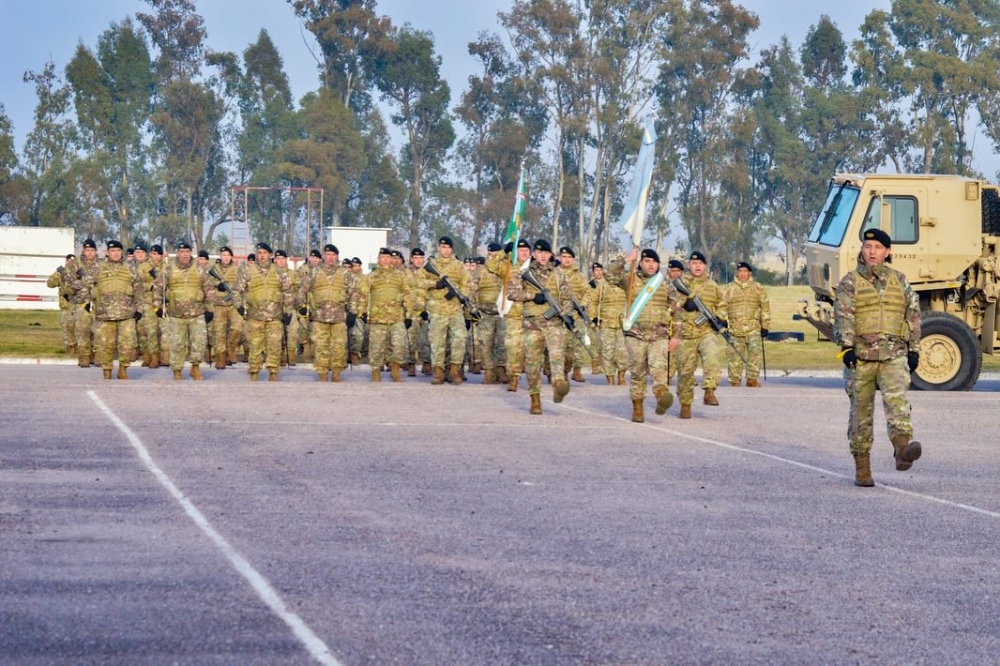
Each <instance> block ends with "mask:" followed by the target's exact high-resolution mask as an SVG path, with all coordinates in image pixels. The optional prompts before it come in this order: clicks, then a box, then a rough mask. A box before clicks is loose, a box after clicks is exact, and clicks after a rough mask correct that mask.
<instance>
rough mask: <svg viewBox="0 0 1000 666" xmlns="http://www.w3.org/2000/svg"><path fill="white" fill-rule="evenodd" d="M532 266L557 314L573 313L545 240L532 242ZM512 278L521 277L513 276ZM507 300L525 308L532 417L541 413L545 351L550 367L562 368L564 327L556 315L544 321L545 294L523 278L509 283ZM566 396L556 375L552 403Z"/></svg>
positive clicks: (566, 386) (566, 383)
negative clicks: (552, 301) (557, 308)
mask: <svg viewBox="0 0 1000 666" xmlns="http://www.w3.org/2000/svg"><path fill="white" fill-rule="evenodd" d="M531 257H532V258H531V264H530V265H529V267H528V271H530V272H531V274H532V276H534V278H535V279H536V280H537V281H538V283H539V284H540V285H541V286H542V287H544V288H545V290H546V291H548V292H549V294H550V295H551V296H552V297H553V298H554V299H555V300H556V301H557V302H558V303H559V308H560V312H562V313H563V314H569V313H570V312H572V310H573V303H572V291H571V290H570V286H569V283H568V282H567V281H566V278H565V276H564V275H563V274H562V273H561V272H559V271H557V270H556V268H555V266H553V265H552V263H551V262H552V245H551V244H550V243H549V242H548V241H547V240H545V239H539V240H537V241H535V244H534V247H533V250H532V253H531ZM514 275H515V276H518V277H521V276H520V275H519V274H517V273H514ZM508 297H509V298H510V299H511V300H512V301H516V302H520V303H522V304H523V306H524V310H523V313H524V320H523V331H524V349H525V356H526V358H527V364H528V393H529V395H530V397H531V408H530V413H531V414H541V413H542V400H541V391H542V366H543V365H544V363H545V352H546V350H547V351H548V352H549V359H550V362H551V364H552V367H553V368H562V367H564V358H563V354H564V352H565V350H566V325H565V324H564V323H563V320H562V318H561V317H559V316H554V317H552V318H551V319H546V318H545V313H546V312H548V310H549V305H548V303H547V301H546V299H545V296H544V294H542V292H540V291H538V290H537V289H536V288H535V287H533V286H531V285H529V284H527V283H526V282H524V280H523V278H522V279H514V280H512V281H511V284H510V289H509V292H508ZM568 393H569V381H567V380H566V378H565V377H564V376H563V375H561V374H559V373H558V372H557V373H555V379H553V381H552V401H553V402H556V403H559V402H562V401H563V399H564V398H565V397H566V394H568Z"/></svg>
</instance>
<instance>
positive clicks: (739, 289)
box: [723, 278, 771, 337]
mask: <svg viewBox="0 0 1000 666" xmlns="http://www.w3.org/2000/svg"><path fill="white" fill-rule="evenodd" d="M723 294H724V295H725V297H726V311H727V312H728V314H729V320H728V321H729V332H730V333H732V334H733V335H737V336H740V337H746V336H749V335H759V334H760V329H762V328H771V302H770V301H769V300H768V299H767V290H766V289H764V286H763V285H762V284H760V283H759V282H755V281H754V279H753V278H750V279H749V280H747V281H746V282H743V281H742V280H733V281H732V282H730V283H729V284H727V285H726V289H725V290H724V292H723Z"/></svg>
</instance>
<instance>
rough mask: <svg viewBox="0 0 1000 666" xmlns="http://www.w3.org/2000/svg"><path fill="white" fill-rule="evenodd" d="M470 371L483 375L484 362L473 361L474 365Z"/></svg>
mask: <svg viewBox="0 0 1000 666" xmlns="http://www.w3.org/2000/svg"><path fill="white" fill-rule="evenodd" d="M469 372H471V373H472V374H474V375H481V374H483V364H482V363H473V364H472V366H471V367H470V368H469Z"/></svg>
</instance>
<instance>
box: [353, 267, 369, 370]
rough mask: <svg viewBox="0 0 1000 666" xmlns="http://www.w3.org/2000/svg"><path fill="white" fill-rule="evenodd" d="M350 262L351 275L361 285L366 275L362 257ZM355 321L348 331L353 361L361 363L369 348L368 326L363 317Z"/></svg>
mask: <svg viewBox="0 0 1000 666" xmlns="http://www.w3.org/2000/svg"><path fill="white" fill-rule="evenodd" d="M350 262H351V264H350V271H351V275H352V276H353V277H354V281H355V284H356V285H358V286H360V285H361V280H363V279H364V277H365V275H364V272H363V270H362V269H363V267H362V265H361V259H359V258H358V257H351V259H350ZM353 321H354V324H353V325H351V326H350V327H349V329H350V330H349V331H348V332H349V334H350V336H351V363H352V364H354V365H357V364H359V363H361V357H362V356H364V351H365V349H366V348H367V345H366V343H367V342H368V335H367V333H368V330H367V328H368V327H367V325H366V324H365V322H364V320H363V319H360V318H356V319H354V320H353Z"/></svg>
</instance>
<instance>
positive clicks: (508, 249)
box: [503, 241, 514, 254]
mask: <svg viewBox="0 0 1000 666" xmlns="http://www.w3.org/2000/svg"><path fill="white" fill-rule="evenodd" d="M503 251H504V252H506V253H507V254H510V253H511V252H513V251H514V241H507V244H506V245H504V246H503Z"/></svg>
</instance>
